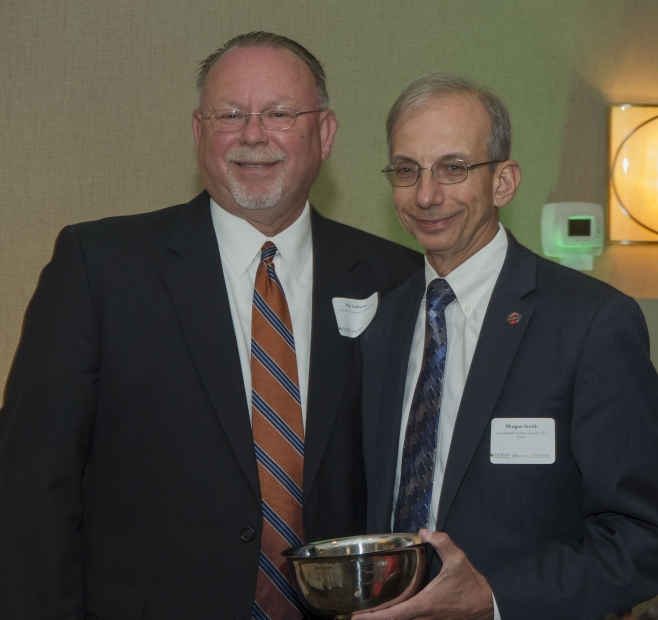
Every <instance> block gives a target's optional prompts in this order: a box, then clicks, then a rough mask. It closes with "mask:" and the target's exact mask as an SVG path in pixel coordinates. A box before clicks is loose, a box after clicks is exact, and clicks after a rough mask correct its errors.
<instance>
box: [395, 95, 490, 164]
mask: <svg viewBox="0 0 658 620" xmlns="http://www.w3.org/2000/svg"><path fill="white" fill-rule="evenodd" d="M490 126H491V121H490V119H489V115H488V114H487V111H486V110H485V108H484V106H483V105H482V103H481V102H480V101H479V99H477V97H474V96H471V95H462V94H459V95H449V96H441V97H433V98H430V99H427V100H425V101H424V102H422V103H419V104H418V105H416V106H412V107H410V108H409V109H408V110H406V111H405V112H404V113H403V114H401V115H400V117H399V118H398V119H397V120H396V122H395V125H394V126H393V130H392V133H391V155H395V154H396V153H397V152H398V151H400V150H402V151H403V153H402V154H406V153H410V152H412V151H414V150H422V151H423V152H424V153H428V154H429V153H435V154H436V155H437V156H444V155H445V154H447V153H448V152H454V153H455V154H457V155H462V156H464V155H466V154H473V155H475V154H479V153H480V152H482V153H484V152H486V142H487V138H488V136H489V132H490Z"/></svg>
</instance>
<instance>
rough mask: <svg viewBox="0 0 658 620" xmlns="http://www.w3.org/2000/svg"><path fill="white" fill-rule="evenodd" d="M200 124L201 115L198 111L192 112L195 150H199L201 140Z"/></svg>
mask: <svg viewBox="0 0 658 620" xmlns="http://www.w3.org/2000/svg"><path fill="white" fill-rule="evenodd" d="M202 123H203V115H202V114H201V112H200V111H199V110H194V112H192V131H193V132H194V142H196V146H197V148H199V140H201V131H202V130H203V127H202V126H201V124H202Z"/></svg>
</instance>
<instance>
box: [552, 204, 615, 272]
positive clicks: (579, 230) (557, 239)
mask: <svg viewBox="0 0 658 620" xmlns="http://www.w3.org/2000/svg"><path fill="white" fill-rule="evenodd" d="M541 240H542V245H543V246H544V254H545V255H546V256H554V257H558V258H559V259H560V262H561V263H562V264H563V265H566V266H567V267H572V268H573V269H580V270H581V271H591V270H592V269H593V267H594V256H600V255H601V253H602V252H603V207H602V206H601V205H597V204H593V203H591V202H554V203H551V204H548V205H544V208H543V210H542V214H541Z"/></svg>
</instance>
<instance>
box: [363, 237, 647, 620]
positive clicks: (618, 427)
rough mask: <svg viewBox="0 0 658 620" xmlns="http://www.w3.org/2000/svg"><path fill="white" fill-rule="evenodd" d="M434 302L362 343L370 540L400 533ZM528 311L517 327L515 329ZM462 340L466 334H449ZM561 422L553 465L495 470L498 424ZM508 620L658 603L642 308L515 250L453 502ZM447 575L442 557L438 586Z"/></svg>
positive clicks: (482, 343) (399, 299)
mask: <svg viewBox="0 0 658 620" xmlns="http://www.w3.org/2000/svg"><path fill="white" fill-rule="evenodd" d="M424 291H425V279H424V274H423V273H418V274H416V275H415V276H413V277H412V278H411V279H410V280H408V281H407V282H406V283H405V284H403V285H402V286H400V287H399V288H398V289H397V290H395V291H394V292H392V293H391V294H389V295H388V296H387V297H386V299H385V300H384V302H383V303H382V305H381V308H380V310H379V313H378V315H377V317H376V318H375V320H374V321H373V323H372V324H371V326H370V327H369V328H368V329H367V330H366V332H365V335H364V338H363V340H362V348H363V357H364V448H365V465H366V478H367V484H368V494H369V497H368V530H369V531H372V532H387V531H390V527H391V511H392V505H393V491H394V489H393V485H394V479H395V466H396V459H397V450H398V437H399V433H400V420H401V414H402V412H401V409H402V400H403V395H404V385H405V377H406V369H407V364H408V360H409V352H410V348H411V340H412V335H413V331H414V325H415V322H416V317H417V316H418V308H419V306H420V303H421V300H422V297H423V295H424ZM513 312H517V313H518V314H520V315H521V320H520V321H519V322H518V323H516V324H510V323H508V322H507V320H506V319H507V317H508V315H510V314H511V313H513ZM448 338H450V334H448ZM539 417H547V418H553V419H554V420H555V426H556V449H557V455H556V461H555V463H554V464H552V465H507V464H505V465H498V464H496V465H494V464H492V463H491V460H490V437H491V420H492V419H493V418H539ZM437 529H438V530H441V531H444V532H447V533H448V534H449V535H450V536H451V537H452V539H453V540H454V542H455V543H456V544H457V545H458V546H459V547H460V548H462V549H463V550H464V551H465V552H466V554H467V556H468V558H469V559H470V561H471V562H472V563H473V565H474V566H475V568H476V569H477V570H478V571H480V572H481V573H483V574H484V575H485V576H486V578H487V580H488V581H489V584H490V585H491V588H492V590H493V592H494V594H495V597H496V601H497V603H498V606H499V608H500V612H501V617H502V618H503V620H527V619H528V618H532V619H533V620H543V619H545V620H556V619H558V618H559V619H560V620H567V619H573V620H589V619H595V618H602V617H603V616H604V615H605V614H606V613H610V612H615V611H622V610H624V609H629V608H630V607H631V606H632V605H634V604H637V603H638V602H641V601H643V600H647V599H649V598H651V597H652V596H655V595H656V594H658V378H657V376H656V372H655V370H654V367H653V365H652V363H651V361H650V359H649V340H648V334H647V329H646V325H645V321H644V317H643V315H642V313H641V311H640V309H639V307H638V305H637V304H636V303H635V301H633V300H632V299H630V298H629V297H627V296H625V295H623V294H621V293H620V292H619V291H617V290H615V289H613V288H611V287H610V286H608V285H606V284H604V283H601V282H599V281H597V280H594V279H592V278H590V277H588V276H585V275H583V274H581V273H579V272H576V271H574V270H571V269H567V268H565V267H562V266H560V265H557V264H555V263H553V262H550V261H547V260H545V259H543V258H541V257H539V256H537V255H535V254H533V253H532V252H530V251H529V250H528V249H526V248H524V247H523V246H521V245H519V244H518V243H517V242H516V241H515V239H514V238H513V237H512V236H511V235H509V248H508V252H507V256H506V259H505V263H504V266H503V269H502V271H501V274H500V276H499V278H498V281H497V282H496V285H495V288H494V291H493V294H492V297H491V301H490V303H489V307H488V310H487V313H486V316H485V319H484V323H483V326H482V330H481V332H480V337H479V340H478V343H477V347H476V350H475V354H474V357H473V361H472V364H471V368H470V372H469V375H468V378H467V381H466V385H465V388H464V393H463V397H462V401H461V405H460V408H459V412H458V416H457V421H456V426H455V430H454V435H453V438H452V443H451V446H450V452H449V456H448V461H447V466H446V472H445V478H444V483H443V488H442V492H441V498H440V503H439V512H438V519H437ZM439 568H440V562H439V561H438V558H436V557H435V558H434V561H433V566H432V574H436V573H437V572H438V570H439Z"/></svg>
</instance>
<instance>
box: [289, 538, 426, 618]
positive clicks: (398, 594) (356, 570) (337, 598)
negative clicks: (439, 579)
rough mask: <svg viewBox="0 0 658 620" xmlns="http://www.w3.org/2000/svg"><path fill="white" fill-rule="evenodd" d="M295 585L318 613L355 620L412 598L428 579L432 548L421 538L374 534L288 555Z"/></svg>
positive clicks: (320, 544) (313, 545)
mask: <svg viewBox="0 0 658 620" xmlns="http://www.w3.org/2000/svg"><path fill="white" fill-rule="evenodd" d="M283 555H284V556H285V557H286V560H287V562H288V567H289V569H290V574H291V575H292V580H293V582H294V584H295V587H296V588H297V591H298V592H299V594H300V596H301V597H302V600H303V601H304V603H306V605H307V606H308V607H309V608H310V609H311V610H313V611H314V612H316V613H319V614H323V615H329V616H331V615H333V616H334V617H335V618H340V619H346V618H351V617H352V616H353V615H355V614H357V612H359V611H365V610H368V611H374V610H375V609H386V608H387V607H391V606H392V605H396V604H397V603H401V602H402V601H406V600H407V599H409V598H411V597H412V596H413V595H414V594H415V593H416V591H417V590H418V588H419V587H420V584H421V582H422V580H423V577H424V576H425V568H426V565H427V561H426V546H425V544H424V543H423V542H422V541H421V539H420V538H419V537H418V536H416V535H415V534H397V533H396V534H372V535H365V536H350V537H348V538H337V539H334V540H323V541H320V542H315V543H311V544H309V545H302V546H300V547H292V548H290V549H286V551H284V552H283Z"/></svg>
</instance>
